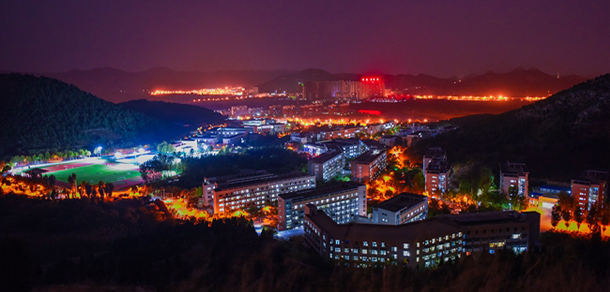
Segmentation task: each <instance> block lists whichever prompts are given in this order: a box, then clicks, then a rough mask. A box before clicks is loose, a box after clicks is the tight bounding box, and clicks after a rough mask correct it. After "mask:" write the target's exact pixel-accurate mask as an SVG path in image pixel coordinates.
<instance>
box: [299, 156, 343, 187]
mask: <svg viewBox="0 0 610 292" xmlns="http://www.w3.org/2000/svg"><path fill="white" fill-rule="evenodd" d="M343 166H345V157H344V156H343V153H341V152H337V155H336V156H334V157H332V158H331V159H329V160H326V161H320V162H315V161H312V160H310V161H309V162H308V169H309V174H311V175H314V176H315V177H316V179H318V180H323V181H325V182H326V181H329V180H331V179H332V178H333V177H335V176H336V175H337V174H339V173H340V172H341V170H342V169H343Z"/></svg>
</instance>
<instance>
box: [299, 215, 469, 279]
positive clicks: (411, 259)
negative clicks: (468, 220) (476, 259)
mask: <svg viewBox="0 0 610 292" xmlns="http://www.w3.org/2000/svg"><path fill="white" fill-rule="evenodd" d="M304 230H305V242H306V243H307V244H308V245H309V246H311V247H312V248H313V249H314V250H315V251H316V252H318V253H319V254H320V255H322V256H325V257H328V258H330V259H334V260H343V261H345V262H347V263H350V264H351V265H352V266H358V267H370V266H375V265H379V266H382V265H385V264H395V265H398V264H400V265H405V266H407V267H410V268H417V267H433V266H436V265H438V264H440V262H447V261H450V260H455V259H458V258H460V257H462V254H463V244H464V240H463V239H462V233H461V232H459V231H458V230H457V229H450V230H451V231H449V232H447V230H445V231H438V232H430V233H428V234H427V236H422V237H421V239H418V240H417V241H413V240H407V239H402V238H400V236H395V234H392V235H389V236H387V237H385V238H374V237H368V238H367V237H361V238H357V239H356V238H346V237H345V236H342V235H329V234H328V233H327V232H326V231H325V230H323V229H322V228H320V227H319V226H316V224H315V223H314V222H312V221H311V220H306V223H305V228H304Z"/></svg>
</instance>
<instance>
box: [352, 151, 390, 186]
mask: <svg viewBox="0 0 610 292" xmlns="http://www.w3.org/2000/svg"><path fill="white" fill-rule="evenodd" d="M387 166H388V161H387V153H386V151H385V150H382V149H374V150H369V151H367V152H365V153H363V154H362V155H360V156H358V157H357V158H356V159H354V160H353V161H352V162H351V171H352V178H353V180H354V181H357V182H360V183H366V182H369V181H371V180H374V179H375V178H377V177H378V176H379V175H380V174H381V173H382V172H383V171H384V170H385V169H386V167H387Z"/></svg>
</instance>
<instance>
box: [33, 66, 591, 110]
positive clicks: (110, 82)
mask: <svg viewBox="0 0 610 292" xmlns="http://www.w3.org/2000/svg"><path fill="white" fill-rule="evenodd" d="M34 75H43V76H49V77H52V78H56V79H59V80H62V81H64V82H66V83H70V84H74V85H76V86H78V87H79V88H82V89H83V90H85V91H87V92H91V93H93V94H94V95H96V96H99V97H101V98H103V99H106V100H108V101H111V102H115V103H120V102H125V101H128V100H137V99H146V98H147V97H149V95H148V91H152V90H156V89H167V90H193V89H201V88H211V87H225V86H243V87H253V86H258V88H259V92H275V91H278V92H282V91H287V92H298V91H299V90H300V88H299V82H305V81H316V80H359V79H360V78H361V77H362V76H365V75H363V74H356V73H336V74H334V73H330V72H328V71H325V70H322V69H316V68H308V69H305V70H301V71H291V70H224V71H211V72H203V71H176V70H173V69H169V68H166V67H155V68H149V69H147V70H144V71H140V72H127V71H125V70H121V69H116V68H112V67H104V68H96V69H90V70H77V69H74V70H70V71H67V72H59V73H37V74H34ZM380 75H381V76H382V77H383V78H384V80H385V84H386V87H388V88H391V89H393V90H397V92H400V93H405V94H412V95H417V94H421V95H504V96H514V97H521V96H548V95H549V94H553V93H556V92H559V91H561V90H563V89H566V88H569V87H571V86H573V85H575V84H577V83H580V82H583V81H585V80H587V78H585V77H582V76H577V75H573V74H571V75H565V76H560V78H557V76H554V75H550V74H547V73H544V72H542V71H540V70H538V69H534V68H530V69H524V68H516V69H514V70H512V71H509V72H505V73H495V72H491V71H490V72H486V73H483V74H471V75H468V76H466V77H464V78H462V79H460V78H442V77H435V76H432V75H429V74H423V73H420V74H417V75H414V74H395V75H390V74H380Z"/></svg>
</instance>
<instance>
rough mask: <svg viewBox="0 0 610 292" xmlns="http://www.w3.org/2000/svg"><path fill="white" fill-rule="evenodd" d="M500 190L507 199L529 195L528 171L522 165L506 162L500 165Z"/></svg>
mask: <svg viewBox="0 0 610 292" xmlns="http://www.w3.org/2000/svg"><path fill="white" fill-rule="evenodd" d="M500 190H501V191H502V193H504V194H505V195H506V196H507V197H509V198H510V197H511V196H515V195H519V196H525V197H527V196H528V195H529V171H528V170H527V167H526V166H525V164H524V163H511V162H506V163H502V164H501V165H500Z"/></svg>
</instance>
